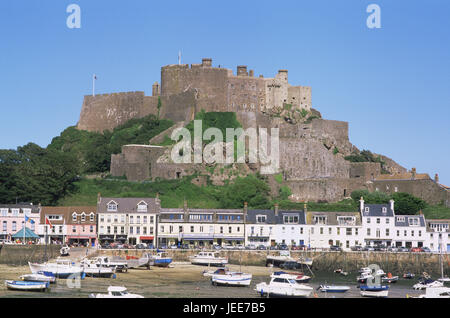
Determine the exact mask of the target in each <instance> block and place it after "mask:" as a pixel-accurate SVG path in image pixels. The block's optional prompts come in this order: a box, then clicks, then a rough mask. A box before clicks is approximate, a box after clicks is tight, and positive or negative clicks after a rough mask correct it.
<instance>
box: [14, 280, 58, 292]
mask: <svg viewBox="0 0 450 318" xmlns="http://www.w3.org/2000/svg"><path fill="white" fill-rule="evenodd" d="M5 286H6V288H8V289H10V290H21V291H40V292H43V291H46V290H47V289H48V288H49V286H50V283H49V282H27V281H13V280H7V281H5Z"/></svg>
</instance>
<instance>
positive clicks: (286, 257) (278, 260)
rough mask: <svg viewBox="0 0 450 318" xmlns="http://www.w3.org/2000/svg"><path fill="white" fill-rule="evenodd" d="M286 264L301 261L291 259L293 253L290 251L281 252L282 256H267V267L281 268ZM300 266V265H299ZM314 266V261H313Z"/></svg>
mask: <svg viewBox="0 0 450 318" xmlns="http://www.w3.org/2000/svg"><path fill="white" fill-rule="evenodd" d="M285 262H297V263H298V262H299V260H295V259H293V258H292V257H291V253H290V252H289V251H280V255H267V257H266V266H269V265H273V266H280V264H283V263H285ZM299 264H300V263H299ZM311 264H312V261H311Z"/></svg>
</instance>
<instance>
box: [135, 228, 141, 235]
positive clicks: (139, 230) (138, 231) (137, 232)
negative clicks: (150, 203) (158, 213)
mask: <svg viewBox="0 0 450 318" xmlns="http://www.w3.org/2000/svg"><path fill="white" fill-rule="evenodd" d="M136 234H141V227H140V226H137V227H136Z"/></svg>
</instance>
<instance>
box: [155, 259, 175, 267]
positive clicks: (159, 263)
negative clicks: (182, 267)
mask: <svg viewBox="0 0 450 318" xmlns="http://www.w3.org/2000/svg"><path fill="white" fill-rule="evenodd" d="M171 263H172V259H171V258H159V259H158V258H156V259H154V260H153V266H158V267H168V266H169V265H170V264H171Z"/></svg>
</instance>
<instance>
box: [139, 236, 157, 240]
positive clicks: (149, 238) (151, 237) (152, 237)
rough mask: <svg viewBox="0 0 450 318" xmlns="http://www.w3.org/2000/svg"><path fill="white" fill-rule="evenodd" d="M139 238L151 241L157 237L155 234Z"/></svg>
mask: <svg viewBox="0 0 450 318" xmlns="http://www.w3.org/2000/svg"><path fill="white" fill-rule="evenodd" d="M139 239H140V240H141V241H150V240H154V239H155V237H154V236H140V237H139Z"/></svg>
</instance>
